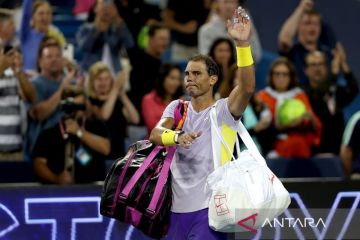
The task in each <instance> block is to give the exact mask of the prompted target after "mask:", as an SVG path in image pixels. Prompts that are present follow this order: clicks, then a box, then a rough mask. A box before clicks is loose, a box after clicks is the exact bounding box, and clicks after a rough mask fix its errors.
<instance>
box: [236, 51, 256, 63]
mask: <svg viewBox="0 0 360 240" xmlns="http://www.w3.org/2000/svg"><path fill="white" fill-rule="evenodd" d="M236 55H237V66H238V67H248V66H250V65H253V63H254V60H253V58H252V55H251V49H250V46H248V47H236Z"/></svg>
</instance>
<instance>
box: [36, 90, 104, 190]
mask: <svg viewBox="0 0 360 240" xmlns="http://www.w3.org/2000/svg"><path fill="white" fill-rule="evenodd" d="M70 92H71V91H70ZM67 93H68V92H65V93H64V95H66V94H67ZM63 99H64V101H65V102H64V101H63V102H62V105H61V106H62V109H63V111H64V112H65V117H64V118H63V119H62V120H61V121H60V122H59V123H58V124H56V125H55V126H54V127H52V128H49V129H47V130H44V131H43V132H42V133H41V135H40V137H39V139H38V141H37V142H36V145H35V148H34V151H33V153H32V159H33V161H34V170H35V173H36V175H37V176H38V177H39V180H40V181H41V182H43V183H55V184H71V183H88V182H93V181H100V180H103V179H104V177H105V165H104V160H105V156H106V155H108V154H109V152H110V141H109V139H108V132H107V129H106V127H105V125H104V123H102V122H101V121H100V120H96V119H94V118H91V117H87V116H86V113H85V111H84V110H85V96H84V95H76V97H64V98H63Z"/></svg>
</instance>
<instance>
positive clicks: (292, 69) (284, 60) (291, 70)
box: [268, 57, 299, 90]
mask: <svg viewBox="0 0 360 240" xmlns="http://www.w3.org/2000/svg"><path fill="white" fill-rule="evenodd" d="M279 65H285V66H286V67H287V68H288V70H289V77H290V82H289V86H288V89H287V90H290V89H292V88H294V87H297V86H298V85H299V83H298V80H297V75H296V70H295V67H294V64H293V63H292V62H291V61H290V60H289V59H287V58H285V57H279V58H277V59H276V60H275V61H273V62H272V63H271V66H270V69H269V73H268V84H269V86H270V87H271V88H272V89H274V90H275V89H276V88H275V84H274V79H273V74H274V69H275V68H276V67H277V66H279Z"/></svg>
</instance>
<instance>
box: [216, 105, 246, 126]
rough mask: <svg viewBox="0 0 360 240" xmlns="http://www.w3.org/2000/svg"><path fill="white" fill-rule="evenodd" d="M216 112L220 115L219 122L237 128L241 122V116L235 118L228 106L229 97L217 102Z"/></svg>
mask: <svg viewBox="0 0 360 240" xmlns="http://www.w3.org/2000/svg"><path fill="white" fill-rule="evenodd" d="M216 114H217V117H218V124H222V123H223V122H224V123H226V124H227V125H228V126H229V127H231V128H234V129H235V128H236V127H237V124H238V123H239V121H240V119H241V117H242V116H241V117H240V118H239V119H235V118H234V117H233V115H232V114H231V112H230V110H229V107H228V98H224V99H220V100H218V101H217V103H216Z"/></svg>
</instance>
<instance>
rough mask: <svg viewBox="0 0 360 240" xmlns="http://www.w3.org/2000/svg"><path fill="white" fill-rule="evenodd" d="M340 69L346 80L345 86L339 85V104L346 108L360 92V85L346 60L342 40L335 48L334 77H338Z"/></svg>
mask: <svg viewBox="0 0 360 240" xmlns="http://www.w3.org/2000/svg"><path fill="white" fill-rule="evenodd" d="M340 71H341V72H342V73H343V76H344V78H345V80H346V83H347V84H346V85H345V86H338V87H337V96H336V98H337V99H338V100H337V102H338V106H337V107H340V108H344V107H346V106H347V105H349V104H350V103H351V102H352V101H353V100H354V98H355V97H356V96H357V95H358V93H359V85H358V81H357V79H356V77H355V75H354V74H353V73H352V72H351V69H350V66H349V65H348V63H347V61H346V52H345V49H344V47H343V46H342V44H341V43H340V42H338V43H336V47H335V49H334V50H333V60H332V62H331V73H332V75H333V76H332V78H333V79H335V80H336V79H337V76H338V74H339V73H340Z"/></svg>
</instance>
